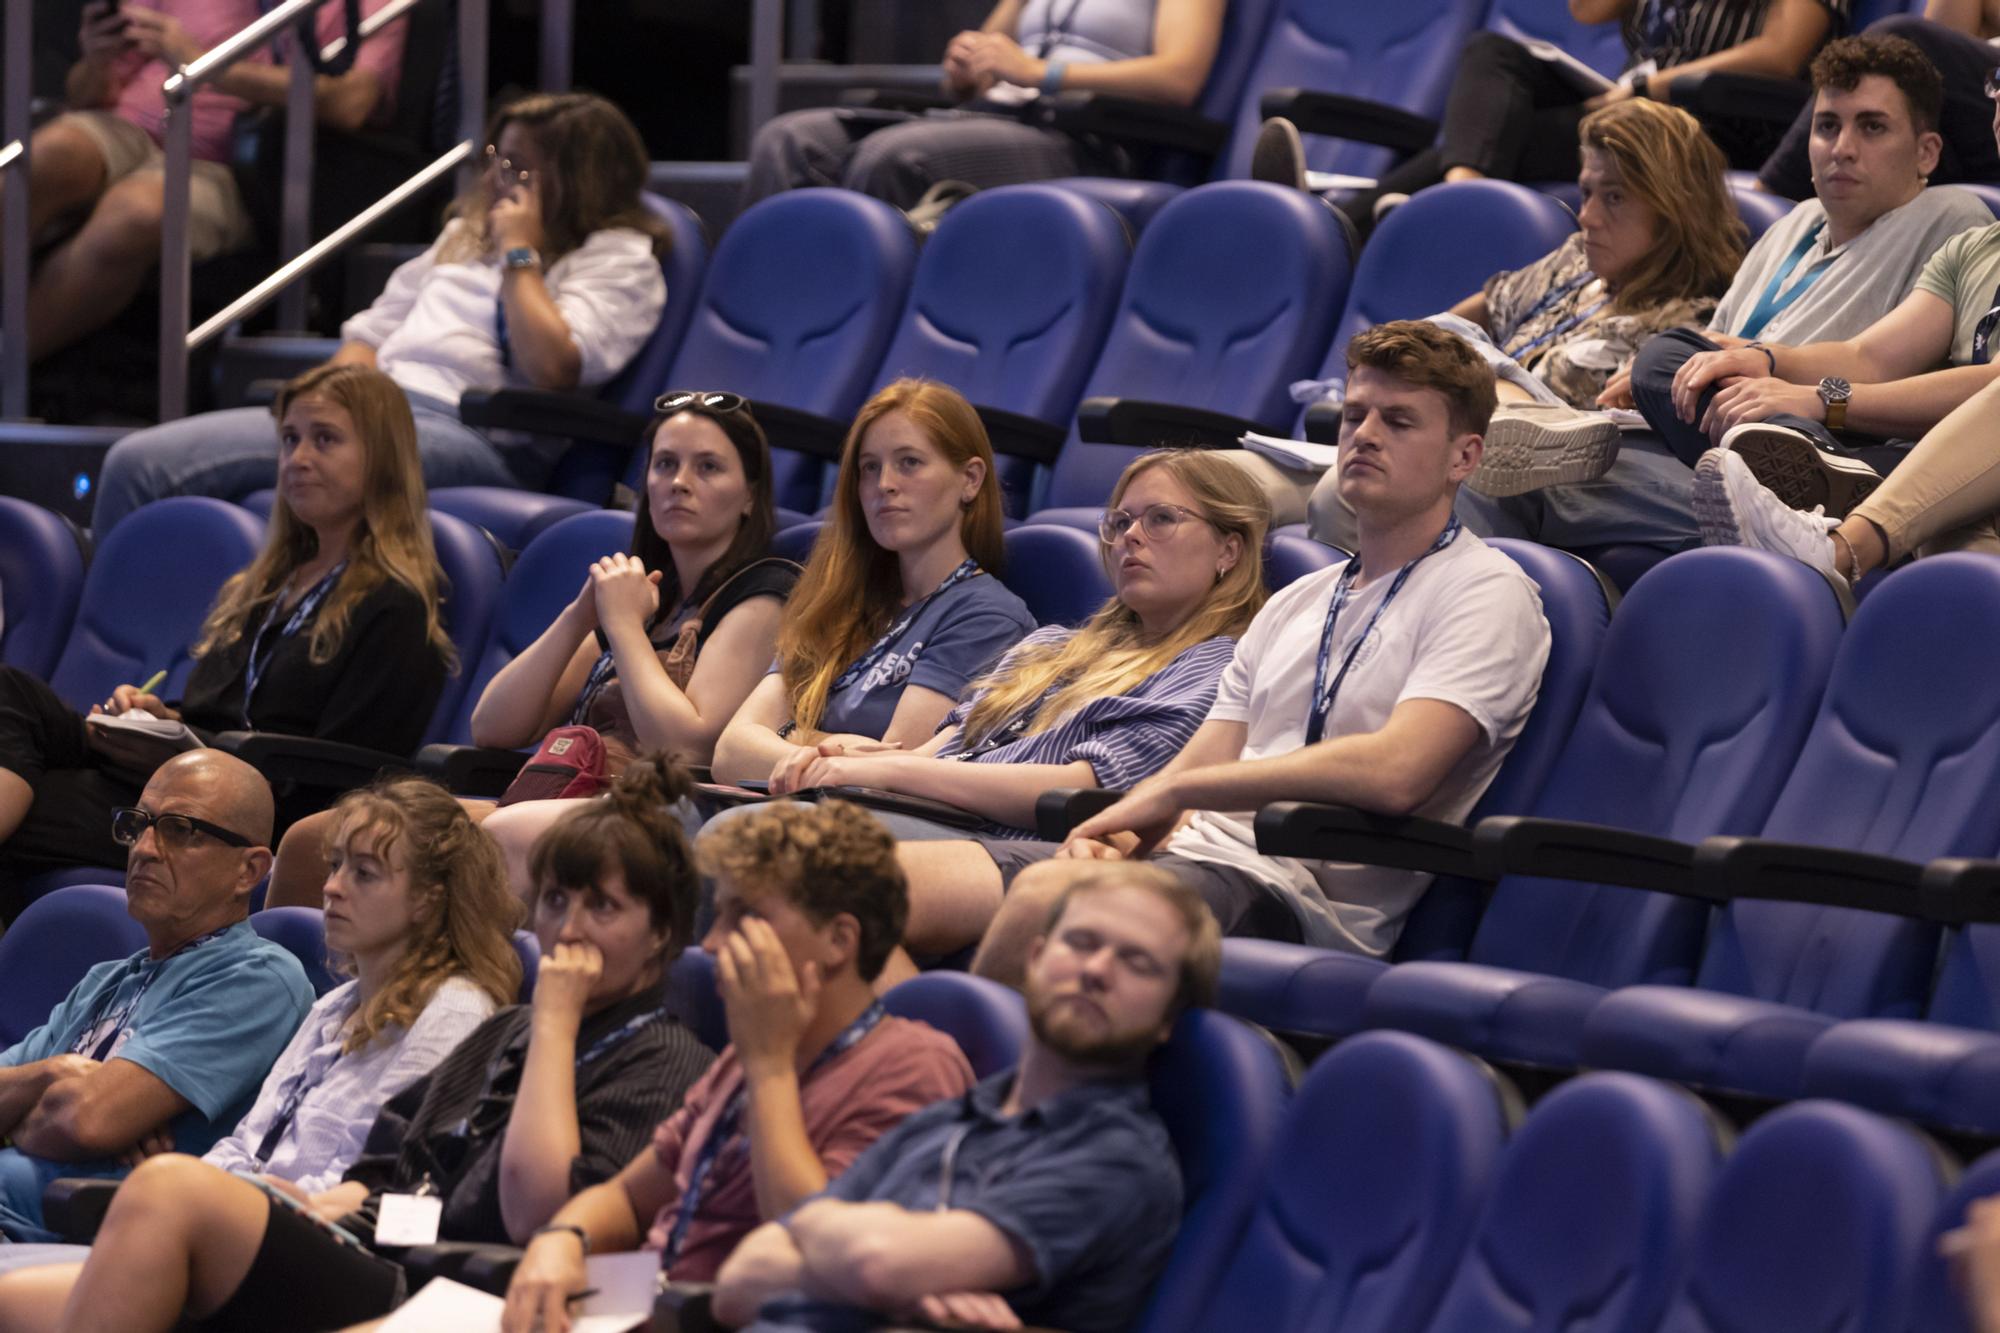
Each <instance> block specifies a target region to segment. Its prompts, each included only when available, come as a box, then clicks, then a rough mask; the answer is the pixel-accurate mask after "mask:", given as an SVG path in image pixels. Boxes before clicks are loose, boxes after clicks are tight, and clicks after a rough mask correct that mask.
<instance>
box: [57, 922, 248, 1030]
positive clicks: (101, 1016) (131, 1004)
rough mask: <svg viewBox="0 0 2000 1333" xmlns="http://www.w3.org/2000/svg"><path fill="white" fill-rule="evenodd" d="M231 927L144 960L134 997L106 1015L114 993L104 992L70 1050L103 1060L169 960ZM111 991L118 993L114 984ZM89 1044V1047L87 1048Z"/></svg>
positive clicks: (219, 937)
mask: <svg viewBox="0 0 2000 1333" xmlns="http://www.w3.org/2000/svg"><path fill="white" fill-rule="evenodd" d="M232 925H233V923H232ZM230 929H231V926H223V927H222V928H221V929H219V930H211V931H209V932H208V934H206V935H203V936H202V937H201V938H200V939H193V940H189V941H188V942H187V943H186V944H183V945H182V946H181V947H180V948H178V949H176V950H174V951H173V952H172V953H170V954H168V955H167V956H166V957H165V958H162V959H160V960H159V961H158V962H157V963H148V964H142V966H144V967H145V968H146V975H145V976H144V978H142V979H141V980H140V982H139V989H138V990H136V991H134V992H133V993H132V998H131V999H129V1000H127V1001H126V1002H125V1003H124V1005H123V1006H122V1007H120V1008H119V1010H118V1012H117V1013H115V1014H112V1015H110V1016H109V1017H108V1018H107V1016H106V1015H105V1013H104V1009H105V1007H106V1006H107V1005H109V1004H110V1003H111V996H110V995H105V996H103V997H101V998H100V999H99V1000H98V1002H97V1004H96V1006H95V1008H93V1009H92V1011H91V1015H90V1022H88V1023H86V1024H85V1025H84V1028H83V1031H81V1032H79V1033H78V1034H77V1037H76V1041H75V1042H74V1043H72V1044H71V1046H70V1053H71V1054H72V1055H88V1056H89V1057H90V1058H91V1059H93V1060H96V1061H99V1062H100V1063H101V1062H102V1061H104V1060H105V1059H107V1058H109V1056H110V1054H111V1048H112V1047H114V1046H116V1045H117V1044H118V1038H119V1036H120V1035H121V1034H122V1033H123V1032H124V1031H125V1029H126V1027H127V1026H128V1025H129V1024H130V1023H131V1021H132V1018H133V1015H135V1014H137V1013H138V1012H139V1002H140V1001H142V1000H144V999H145V998H146V992H147V991H149V990H151V989H153V983H154V982H155V981H158V980H159V979H160V973H161V972H163V971H165V970H166V966H167V964H168V963H171V962H172V961H173V960H174V959H176V958H179V957H180V956H181V955H182V954H184V953H193V952H194V951H195V950H196V949H199V948H200V947H201V946H202V945H204V944H207V943H210V942H211V941H213V940H219V939H221V938H222V937H223V936H224V935H226V934H228V933H229V931H230ZM112 993H113V994H115V993H116V988H115V987H114V988H113V992H112ZM106 1023H109V1025H110V1026H109V1027H108V1028H106V1029H105V1030H103V1031H102V1032H101V1033H100V1031H99V1030H100V1028H104V1025H105V1024H106ZM93 1037H95V1038H96V1040H95V1041H93V1040H92V1038H93ZM86 1047H88V1048H89V1049H85V1048H86Z"/></svg>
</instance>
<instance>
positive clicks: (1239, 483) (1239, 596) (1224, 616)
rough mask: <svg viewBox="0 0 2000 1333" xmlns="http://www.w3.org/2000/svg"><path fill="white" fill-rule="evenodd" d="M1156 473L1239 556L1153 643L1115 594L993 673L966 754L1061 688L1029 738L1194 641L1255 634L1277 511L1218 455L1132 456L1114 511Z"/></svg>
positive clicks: (967, 736)
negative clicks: (1180, 491) (1239, 546)
mask: <svg viewBox="0 0 2000 1333" xmlns="http://www.w3.org/2000/svg"><path fill="white" fill-rule="evenodd" d="M1154 468H1159V469H1161V470H1163V471H1165V472H1166V473H1167V474H1168V475H1169V476H1171V477H1172V478H1173V479H1174V480H1175V481H1177V482H1179V483H1180V484H1181V485H1182V486H1183V487H1185V488H1186V490H1187V491H1188V493H1189V494H1190V495H1192V496H1193V497H1194V502H1195V507H1196V508H1197V509H1199V510H1200V511H1201V516H1202V517H1203V518H1205V519H1207V520H1208V521H1209V522H1210V523H1212V524H1214V525H1215V527H1216V529H1217V530H1218V531H1219V532H1221V533H1222V534H1223V535H1224V536H1230V535H1234V536H1237V537H1240V538H1242V539H1243V557H1242V559H1240V560H1238V561H1237V562H1236V564H1235V565H1234V566H1232V567H1231V568H1230V570H1229V572H1228V573H1227V574H1224V575H1223V576H1222V577H1221V578H1220V579H1219V580H1217V582H1216V584H1215V587H1214V588H1213V590H1211V591H1210V593H1209V594H1208V596H1207V598H1206V599H1205V600H1204V601H1203V602H1202V604H1201V606H1200V607H1199V608H1197V609H1196V611H1195V613H1194V614H1193V615H1191V616H1189V617H1188V618H1187V619H1186V620H1185V621H1183V622H1182V623H1181V624H1180V625H1179V627H1177V628H1176V629H1175V630H1174V632H1173V633H1171V634H1169V635H1167V636H1166V637H1165V638H1162V639H1159V640H1158V641H1156V642H1152V643H1148V642H1147V641H1146V638H1145V634H1144V631H1143V629H1142V627H1141V626H1140V624H1139V617H1138V616H1137V615H1136V614H1135V613H1134V612H1133V611H1132V609H1131V608H1130V607H1128V606H1126V605H1125V603H1123V602H1121V601H1120V600H1118V598H1116V597H1113V598H1112V599H1111V600H1110V601H1108V602H1106V603H1105V604H1104V605H1103V607H1102V608H1101V609H1099V610H1098V612H1097V614H1095V615H1093V616H1092V617H1091V618H1090V619H1089V620H1087V621H1085V622H1084V625H1083V628H1081V629H1079V630H1078V631H1077V632H1076V633H1075V634H1072V635H1070V636H1069V638H1067V639H1065V640H1063V641H1062V642H1061V643H1057V644H1050V645H1046V646H1044V645H1036V646H1035V647H1033V648H1029V649H1024V650H1022V652H1020V653H1018V654H1016V656H1015V657H1014V660H1013V661H1011V662H1009V663H1008V664H1007V670H1006V671H1005V672H993V673H991V674H989V675H988V676H987V677H986V678H985V679H983V680H981V681H979V682H978V683H977V684H976V685H975V686H974V688H975V689H979V690H983V691H985V693H983V694H982V695H981V696H980V698H979V702H978V703H976V704H974V705H973V706H972V711H971V712H970V713H968V714H967V715H966V719H965V726H964V730H963V740H964V744H965V747H966V748H967V749H971V748H973V747H976V746H977V745H979V744H980V742H981V741H983V740H985V739H986V738H987V737H988V736H990V735H991V734H992V733H993V731H994V730H995V729H996V728H998V727H1000V726H1003V725H1005V724H1006V722H1007V721H1008V719H1010V718H1013V717H1015V716H1017V715H1019V714H1020V713H1021V711H1022V710H1024V709H1027V708H1032V707H1034V705H1035V701H1036V700H1037V699H1040V698H1041V697H1042V693H1043V691H1045V690H1047V689H1049V688H1050V687H1051V686H1053V685H1056V684H1057V683H1058V682H1062V687H1061V688H1060V689H1059V690H1057V691H1056V693H1055V694H1054V695H1053V696H1052V697H1051V698H1050V699H1049V701H1048V702H1047V703H1046V704H1044V705H1042V706H1041V707H1040V708H1037V709H1036V710H1035V716H1034V719H1033V720H1032V721H1030V722H1029V723H1028V729H1027V731H1026V732H1025V733H1024V734H1026V735H1033V734H1035V733H1036V732H1039V731H1046V730H1048V729H1049V728H1050V727H1052V726H1055V725H1056V724H1057V723H1059V722H1061V721H1062V719H1063V718H1064V717H1066V716H1067V715H1068V714H1069V713H1070V712H1072V711H1073V710H1075V709H1077V708H1081V707H1082V706H1083V705H1084V704H1086V703H1088V702H1090V701H1091V700H1092V699H1100V698H1109V697H1111V696H1113V695H1119V694H1123V693H1125V691H1127V690H1129V689H1131V688H1132V687H1133V686H1135V685H1137V684H1138V683H1139V682H1140V681H1142V680H1144V679H1145V678H1146V677H1148V676H1150V675H1152V674H1153V673H1154V672H1156V671H1158V670H1160V669H1161V668H1162V667H1164V666H1166V665H1167V664H1168V663H1169V662H1171V661H1173V660H1174V659H1175V658H1176V657H1178V656H1180V655H1181V654H1182V653H1184V652H1186V651H1187V650H1188V649H1189V648H1192V647H1193V646H1194V645H1196V644H1198V643H1202V642H1204V641H1206V640H1208V639H1212V638H1215V637H1216V636H1217V635H1227V636H1229V637H1230V638H1232V639H1233V638H1240V637H1242V634H1243V631H1244V630H1246V629H1248V628H1249V627H1250V621H1251V619H1252V618H1253V617H1255V616H1256V614H1257V612H1258V610H1259V609H1260V608H1262V607H1263V605H1264V598H1265V596H1266V594H1265V591H1264V534H1265V531H1266V530H1267V529H1268V528H1269V527H1270V525H1271V509H1270V505H1269V503H1268V502H1267V501H1266V500H1265V499H1264V493H1263V491H1262V490H1261V489H1260V488H1259V487H1258V486H1257V483H1256V482H1254V481H1252V480H1251V479H1250V476H1249V474H1248V473H1246V472H1244V471H1243V469H1241V468H1239V467H1236V466H1235V465H1234V464H1232V463H1230V462H1229V460H1227V459H1225V458H1222V457H1220V456H1218V455H1216V454H1213V453H1209V452H1206V451H1204V450H1200V449H1168V450H1163V451H1162V452H1160V453H1153V454H1146V455H1144V456H1143V457H1140V458H1136V459H1134V460H1133V461H1132V463H1131V464H1130V465H1129V466H1128V467H1127V468H1126V469H1125V471H1124V472H1123V473H1121V474H1120V475H1119V477H1118V484H1117V485H1116V486H1114V487H1112V488H1111V504H1110V507H1111V508H1113V509H1116V508H1117V507H1118V504H1119V501H1120V500H1122V499H1123V498H1124V496H1125V492H1126V491H1127V490H1128V489H1129V488H1130V487H1131V485H1132V483H1133V482H1135V481H1137V480H1138V479H1139V477H1140V476H1141V475H1142V474H1144V473H1146V472H1148V471H1151V470H1152V469H1154ZM1113 554H1114V552H1113V548H1112V547H1110V546H1108V545H1107V546H1104V547H1103V549H1102V551H1101V552H1100V557H1101V558H1102V559H1103V561H1104V564H1105V569H1106V572H1107V573H1109V572H1110V570H1111V567H1112V556H1113Z"/></svg>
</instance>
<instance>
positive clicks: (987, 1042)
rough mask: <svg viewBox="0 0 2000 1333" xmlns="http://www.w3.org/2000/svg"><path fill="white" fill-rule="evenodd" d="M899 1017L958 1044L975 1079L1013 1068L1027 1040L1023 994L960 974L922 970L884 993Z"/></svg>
mask: <svg viewBox="0 0 2000 1333" xmlns="http://www.w3.org/2000/svg"><path fill="white" fill-rule="evenodd" d="M882 1007H883V1008H885V1009H887V1010H888V1011H889V1012H890V1013H892V1014H894V1015H896V1016H897V1017H898V1018H911V1019H915V1020H917V1021H918V1022H920V1023H928V1024H930V1025H931V1026H932V1027H934V1028H936V1029H937V1030H938V1031H939V1032H942V1033H944V1034H945V1035H946V1036H948V1037H950V1038H951V1039H952V1040H953V1041H955V1042H957V1043H958V1049H960V1050H961V1051H964V1052H965V1059H966V1062H967V1063H968V1064H970V1065H971V1066H972V1073H973V1077H975V1078H986V1077H987V1076H989V1075H992V1074H997V1073H999V1072H1000V1071H1001V1070H1003V1069H1012V1068H1013V1067H1014V1066H1015V1065H1016V1064H1018V1063H1020V1060H1021V1047H1022V1045H1023V1044H1024V1043H1025V1042H1026V1041H1027V1040H1028V1010H1027V1007H1026V1006H1025V1005H1023V1004H1022V1003H1021V994H1020V992H1019V991H1016V990H1014V989H1012V988H1011V987H1008V986H1002V985H1001V984H999V983H998V982H996V981H988V980H987V979H986V978H984V977H975V976H971V975H969V974H967V973H964V972H926V973H924V974H923V975H922V976H915V977H911V978H910V979H909V980H908V981H905V982H902V983H901V984H899V985H897V986H895V987H893V988H892V989H890V990H889V991H888V992H886V993H885V994H884V995H883V996H882Z"/></svg>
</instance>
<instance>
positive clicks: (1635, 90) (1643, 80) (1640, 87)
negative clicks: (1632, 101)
mask: <svg viewBox="0 0 2000 1333" xmlns="http://www.w3.org/2000/svg"><path fill="white" fill-rule="evenodd" d="M1651 80H1652V76H1651V75H1648V74H1634V75H1633V76H1632V96H1634V97H1645V96H1647V92H1646V88H1647V86H1648V85H1649V84H1650V82H1651Z"/></svg>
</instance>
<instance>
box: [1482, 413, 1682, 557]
mask: <svg viewBox="0 0 2000 1333" xmlns="http://www.w3.org/2000/svg"><path fill="white" fill-rule="evenodd" d="M1457 508H1458V517H1459V520H1460V521H1461V522H1463V523H1464V524H1465V526H1466V527H1468V528H1471V529H1472V530H1473V531H1474V532H1476V533H1478V534H1479V535H1480V536H1482V537H1519V538H1523V539H1526V540H1528V541H1537V542H1544V543H1546V544H1548V545H1550V546H1560V547H1562V548H1564V549H1566V550H1568V549H1574V548H1576V547H1583V546H1608V545H1611V544H1612V543H1614V542H1617V543H1623V542H1632V543H1636V544H1638V545H1640V546H1666V547H1670V548H1672V549H1674V550H1681V549H1684V548H1686V547H1689V546H1693V545H1695V544H1696V543H1697V542H1699V541H1700V539H1701V529H1700V528H1698V527H1697V526H1696V525H1695V521H1694V473H1693V472H1692V471H1690V470H1689V468H1688V465H1687V464H1685V463H1683V462H1681V460H1680V459H1678V458H1676V457H1674V455H1673V453H1672V451H1670V450H1669V449H1668V448H1667V446H1666V445H1665V444H1664V443H1663V442H1662V441H1661V440H1660V438H1659V437H1658V436H1656V435H1654V434H1653V433H1652V432H1650V431H1626V432H1625V433H1624V435H1623V436H1622V437H1621V438H1620V440H1619V443H1618V461H1617V462H1615V463H1613V464H1612V465H1611V470H1610V471H1609V472H1606V473H1605V474H1604V475H1603V476H1601V477H1599V478H1597V479H1596V480H1595V481H1584V482H1577V483H1576V484H1574V485H1568V486H1549V487H1545V488H1543V489H1542V490H1539V491H1530V492H1528V493H1527V494H1526V495H1510V496H1508V497H1507V498H1506V499H1504V500H1496V499H1494V498H1493V497H1492V496H1490V495H1481V494H1480V493H1479V492H1477V491H1475V490H1473V489H1472V488H1471V487H1470V486H1461V487H1459V490H1458V506H1457Z"/></svg>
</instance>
